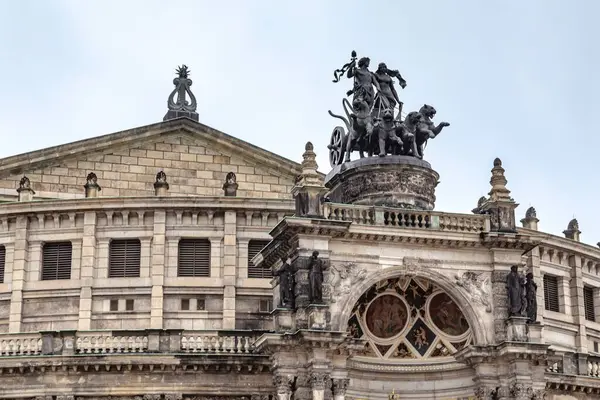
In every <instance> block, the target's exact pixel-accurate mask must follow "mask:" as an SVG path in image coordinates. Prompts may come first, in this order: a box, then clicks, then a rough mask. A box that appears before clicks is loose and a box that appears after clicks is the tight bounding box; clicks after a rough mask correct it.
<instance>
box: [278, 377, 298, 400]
mask: <svg viewBox="0 0 600 400" xmlns="http://www.w3.org/2000/svg"><path fill="white" fill-rule="evenodd" d="M293 383H294V376H293V375H291V374H290V375H275V376H274V377H273V384H274V385H275V390H276V393H277V400H290V398H291V396H292V384H293Z"/></svg>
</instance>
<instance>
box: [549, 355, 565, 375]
mask: <svg viewBox="0 0 600 400" xmlns="http://www.w3.org/2000/svg"><path fill="white" fill-rule="evenodd" d="M546 372H554V373H557V374H560V373H562V372H563V359H562V357H552V356H549V357H548V359H547V360H546Z"/></svg>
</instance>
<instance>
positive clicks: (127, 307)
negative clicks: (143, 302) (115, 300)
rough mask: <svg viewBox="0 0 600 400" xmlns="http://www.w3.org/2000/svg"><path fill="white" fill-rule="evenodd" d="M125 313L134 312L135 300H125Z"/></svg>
mask: <svg viewBox="0 0 600 400" xmlns="http://www.w3.org/2000/svg"><path fill="white" fill-rule="evenodd" d="M125 311H133V299H127V300H125Z"/></svg>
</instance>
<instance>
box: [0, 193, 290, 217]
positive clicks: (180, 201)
mask: <svg viewBox="0 0 600 400" xmlns="http://www.w3.org/2000/svg"><path fill="white" fill-rule="evenodd" d="M194 208H202V209H214V210H244V211H245V210H256V211H264V210H269V211H281V212H288V213H290V212H293V209H294V204H293V201H292V200H282V199H257V198H247V197H222V196H211V197H208V196H198V197H189V196H182V197H157V196H148V197H96V198H87V199H69V200H44V201H31V202H21V203H19V202H13V203H4V204H1V205H0V217H8V216H13V217H14V216H16V215H19V214H32V213H51V214H57V213H67V212H77V213H83V212H85V211H118V210H125V209H129V210H131V209H140V210H142V211H146V210H156V209H163V210H168V211H175V210H177V209H181V211H185V210H190V209H194Z"/></svg>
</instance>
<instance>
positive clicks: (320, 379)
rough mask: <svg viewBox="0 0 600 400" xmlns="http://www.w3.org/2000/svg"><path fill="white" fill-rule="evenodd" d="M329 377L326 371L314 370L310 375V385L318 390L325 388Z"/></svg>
mask: <svg viewBox="0 0 600 400" xmlns="http://www.w3.org/2000/svg"><path fill="white" fill-rule="evenodd" d="M328 379H329V374H328V373H326V372H313V373H312V374H311V375H310V385H311V386H312V388H313V389H316V390H325V385H326V384H327V383H328V382H326V381H327V380H328Z"/></svg>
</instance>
